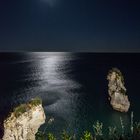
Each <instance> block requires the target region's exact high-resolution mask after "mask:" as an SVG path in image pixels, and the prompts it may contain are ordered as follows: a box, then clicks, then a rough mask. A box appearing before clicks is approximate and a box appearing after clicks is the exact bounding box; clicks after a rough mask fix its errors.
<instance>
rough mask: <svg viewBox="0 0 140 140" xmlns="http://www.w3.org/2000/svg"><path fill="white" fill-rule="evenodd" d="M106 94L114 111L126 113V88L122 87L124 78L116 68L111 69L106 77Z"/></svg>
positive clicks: (127, 105) (128, 103)
mask: <svg viewBox="0 0 140 140" xmlns="http://www.w3.org/2000/svg"><path fill="white" fill-rule="evenodd" d="M107 80H108V81H109V83H108V94H109V96H110V97H109V99H110V104H111V105H112V107H113V109H114V110H117V111H120V112H127V111H128V110H129V107H130V102H129V100H128V96H127V95H126V88H125V86H124V77H123V75H122V73H121V71H120V70H119V69H117V68H112V69H111V70H110V71H109V73H108V75H107Z"/></svg>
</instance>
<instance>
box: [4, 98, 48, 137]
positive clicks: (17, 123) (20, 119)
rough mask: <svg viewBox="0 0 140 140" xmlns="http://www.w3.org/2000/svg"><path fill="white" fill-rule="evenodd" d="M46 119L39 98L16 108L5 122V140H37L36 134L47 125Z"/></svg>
mask: <svg viewBox="0 0 140 140" xmlns="http://www.w3.org/2000/svg"><path fill="white" fill-rule="evenodd" d="M45 118H46V117H45V113H44V109H43V107H42V102H41V100H40V99H39V98H36V99H33V100H31V101H30V102H29V103H27V104H22V105H20V106H18V107H16V108H15V109H14V111H13V112H12V113H11V114H10V116H9V117H8V118H7V119H6V120H5V121H4V136H3V140H35V134H36V133H37V131H38V129H39V127H40V126H41V125H42V124H43V123H45Z"/></svg>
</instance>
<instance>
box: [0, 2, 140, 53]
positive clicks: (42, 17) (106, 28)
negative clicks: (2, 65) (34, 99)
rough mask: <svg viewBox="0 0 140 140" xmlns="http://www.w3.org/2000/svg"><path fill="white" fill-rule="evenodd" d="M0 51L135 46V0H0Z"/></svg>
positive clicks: (139, 25)
mask: <svg viewBox="0 0 140 140" xmlns="http://www.w3.org/2000/svg"><path fill="white" fill-rule="evenodd" d="M0 51H93V52H140V4H139V2H138V1H135V0H131V1H129V0H0Z"/></svg>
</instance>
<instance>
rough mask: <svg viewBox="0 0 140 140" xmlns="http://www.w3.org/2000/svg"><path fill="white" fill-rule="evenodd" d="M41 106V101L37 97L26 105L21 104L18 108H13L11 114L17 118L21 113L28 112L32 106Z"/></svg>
mask: <svg viewBox="0 0 140 140" xmlns="http://www.w3.org/2000/svg"><path fill="white" fill-rule="evenodd" d="M40 104H42V100H41V99H40V98H38V97H36V98H34V99H32V100H31V101H29V102H28V103H26V104H21V105H19V106H18V107H16V108H14V111H13V114H14V116H15V117H19V116H20V115H22V114H23V113H25V112H27V111H29V110H30V109H31V108H32V107H34V106H38V105H40Z"/></svg>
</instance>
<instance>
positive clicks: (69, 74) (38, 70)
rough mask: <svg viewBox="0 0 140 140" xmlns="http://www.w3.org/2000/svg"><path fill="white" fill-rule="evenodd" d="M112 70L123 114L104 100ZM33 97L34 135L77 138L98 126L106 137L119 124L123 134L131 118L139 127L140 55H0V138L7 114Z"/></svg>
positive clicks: (24, 53) (43, 53) (106, 96)
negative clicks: (121, 91)
mask: <svg viewBox="0 0 140 140" xmlns="http://www.w3.org/2000/svg"><path fill="white" fill-rule="evenodd" d="M113 67H116V68H118V69H119V70H120V71H121V72H122V74H123V76H124V81H125V87H126V89H127V93H126V94H127V95H128V98H129V101H130V104H131V105H130V109H129V111H128V112H127V113H121V112H118V111H115V110H113V109H112V107H111V105H110V102H109V100H108V96H109V95H108V81H107V74H108V71H109V70H110V69H112V68H113ZM35 97H40V98H41V99H42V105H43V107H44V110H45V114H46V123H45V124H44V125H42V126H41V127H40V129H39V130H40V131H46V133H48V132H51V133H53V134H54V135H56V136H59V135H60V134H61V133H62V131H64V130H65V131H67V132H68V133H70V134H76V135H77V137H78V136H80V135H81V134H82V133H83V132H84V131H86V130H87V131H90V132H93V125H94V124H95V123H96V122H97V121H99V122H101V123H103V133H105V134H106V133H107V132H108V127H109V126H112V127H114V126H115V127H117V128H118V129H119V130H121V123H120V118H121V119H122V120H123V124H124V126H125V131H126V133H127V132H129V131H130V119H131V112H133V113H134V121H140V108H139V107H140V53H72V52H1V53H0V137H2V136H3V132H4V127H3V121H4V120H5V119H6V118H7V116H8V115H9V113H10V112H12V110H13V108H14V107H16V106H18V105H20V104H22V103H26V102H28V101H30V100H31V99H32V98H35ZM52 118H53V121H52V122H51V123H49V122H50V119H52Z"/></svg>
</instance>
